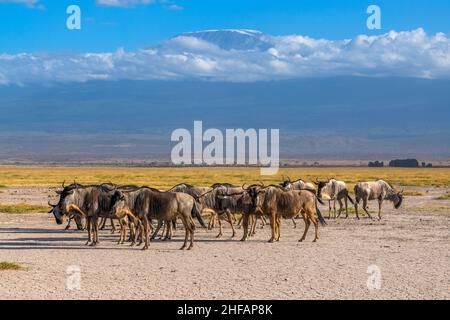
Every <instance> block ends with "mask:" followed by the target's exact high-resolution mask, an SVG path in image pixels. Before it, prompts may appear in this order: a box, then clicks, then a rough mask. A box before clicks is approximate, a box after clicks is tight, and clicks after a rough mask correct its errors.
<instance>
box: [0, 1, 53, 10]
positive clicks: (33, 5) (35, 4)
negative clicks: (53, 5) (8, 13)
mask: <svg viewBox="0 0 450 320" xmlns="http://www.w3.org/2000/svg"><path fill="white" fill-rule="evenodd" d="M1 3H16V4H23V5H26V6H27V7H29V8H33V9H44V8H45V7H44V6H43V5H42V4H40V3H39V0H0V4H1Z"/></svg>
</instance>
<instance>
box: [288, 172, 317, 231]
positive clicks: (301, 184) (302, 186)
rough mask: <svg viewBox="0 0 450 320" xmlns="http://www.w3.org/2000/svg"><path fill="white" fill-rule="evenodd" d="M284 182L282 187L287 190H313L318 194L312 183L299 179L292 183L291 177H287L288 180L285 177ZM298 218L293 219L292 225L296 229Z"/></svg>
mask: <svg viewBox="0 0 450 320" xmlns="http://www.w3.org/2000/svg"><path fill="white" fill-rule="evenodd" d="M283 180H284V181H283V182H282V183H280V186H281V187H282V188H283V189H284V190H286V191H289V190H311V191H313V192H314V193H315V192H316V187H315V186H314V184H313V183H311V182H305V181H303V180H302V179H298V180H295V181H291V178H290V177H287V179H286V178H285V177H284V176H283ZM319 201H320V199H319ZM296 218H298V217H294V218H292V223H293V224H294V229H295V228H297V223H296V222H295V219H296Z"/></svg>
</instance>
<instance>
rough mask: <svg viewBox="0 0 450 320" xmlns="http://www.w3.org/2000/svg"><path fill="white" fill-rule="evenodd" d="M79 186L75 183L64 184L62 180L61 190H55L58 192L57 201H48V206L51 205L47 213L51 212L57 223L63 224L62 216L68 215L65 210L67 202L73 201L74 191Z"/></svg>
mask: <svg viewBox="0 0 450 320" xmlns="http://www.w3.org/2000/svg"><path fill="white" fill-rule="evenodd" d="M80 186H81V185H80V184H77V183H73V184H71V185H69V186H65V185H64V182H63V183H62V188H63V189H62V191H56V193H57V194H59V200H58V203H57V204H55V205H54V204H51V203H50V201H49V202H48V204H49V206H51V207H52V209H51V210H50V211H49V213H53V216H54V217H55V221H56V223H57V224H63V223H64V218H65V217H66V216H68V215H69V212H68V210H67V207H68V204H70V203H73V202H74V192H75V190H76V189H78V187H80Z"/></svg>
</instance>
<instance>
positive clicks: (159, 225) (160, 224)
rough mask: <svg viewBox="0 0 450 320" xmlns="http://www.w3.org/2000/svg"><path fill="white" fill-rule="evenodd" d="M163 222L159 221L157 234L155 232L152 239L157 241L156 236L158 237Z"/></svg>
mask: <svg viewBox="0 0 450 320" xmlns="http://www.w3.org/2000/svg"><path fill="white" fill-rule="evenodd" d="M162 224H163V222H162V221H160V220H158V225H157V226H156V230H155V232H153V234H152V237H151V239H152V240H155V238H156V236H157V235H158V232H159V230H160V229H161V226H162ZM163 231H164V230H163Z"/></svg>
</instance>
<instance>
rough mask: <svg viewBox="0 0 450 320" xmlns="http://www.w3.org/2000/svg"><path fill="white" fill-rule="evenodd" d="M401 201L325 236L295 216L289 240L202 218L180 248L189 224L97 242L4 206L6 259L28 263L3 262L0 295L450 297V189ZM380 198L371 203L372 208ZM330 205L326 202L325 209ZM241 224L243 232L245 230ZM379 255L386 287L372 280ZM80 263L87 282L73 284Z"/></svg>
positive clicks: (21, 197)
mask: <svg viewBox="0 0 450 320" xmlns="http://www.w3.org/2000/svg"><path fill="white" fill-rule="evenodd" d="M417 190H419V191H421V192H423V193H424V196H416V197H408V198H407V199H406V200H405V202H404V206H403V207H402V209H401V210H397V211H396V210H394V209H392V206H391V205H390V204H388V205H386V210H385V215H384V220H382V221H381V222H379V221H370V220H368V219H363V220H361V221H356V220H355V219H354V218H351V219H348V220H344V219H342V220H338V221H329V222H328V226H327V227H325V228H321V239H320V241H319V242H318V243H312V242H311V240H312V238H313V233H312V231H310V233H309V235H308V238H307V240H308V241H307V242H305V243H298V242H297V240H298V239H299V238H300V236H301V232H302V231H303V223H302V222H300V221H299V225H298V229H293V226H292V223H291V222H290V221H286V222H284V224H283V228H282V240H281V242H280V243H275V244H268V243H266V241H267V240H268V238H269V228H267V227H266V228H265V229H264V230H258V233H257V235H256V237H255V238H254V239H251V240H249V241H248V242H246V243H241V242H239V241H237V240H235V239H230V238H229V236H230V230H229V229H225V232H224V237H223V238H222V239H219V240H218V239H215V235H216V233H217V230H213V231H205V230H203V229H200V228H198V231H197V233H196V240H197V241H196V247H195V248H194V250H192V251H180V250H178V248H179V247H180V246H181V236H182V231H180V230H179V231H178V232H177V233H176V237H175V239H174V240H173V241H171V242H161V241H155V242H154V243H152V244H151V248H150V250H148V251H145V252H144V251H141V250H139V249H138V248H130V247H128V245H121V246H117V245H116V244H115V241H116V240H117V235H112V234H110V232H109V231H104V232H102V234H101V239H100V240H101V243H100V245H99V247H98V248H91V247H85V246H84V242H85V238H86V234H84V233H81V232H78V231H74V230H70V231H64V230H62V229H63V228H62V227H61V226H57V225H56V224H55V222H54V219H53V217H52V216H51V215H49V214H0V262H1V261H9V262H16V263H19V264H21V265H22V266H24V267H25V269H24V270H22V271H0V299H73V298H83V299H99V298H102V299H139V298H142V299H310V298H312V299H354V298H356V299H382V298H386V299H449V298H450V280H449V279H450V212H449V210H448V208H449V206H450V201H448V200H446V201H438V200H435V198H436V197H437V196H439V195H441V194H443V193H445V192H446V191H447V190H445V189H442V188H441V189H439V188H428V189H424V188H420V189H417ZM47 193H48V189H46V188H9V189H2V191H1V192H0V203H21V202H27V203H32V204H44V203H46V201H47ZM375 207H376V204H375V203H372V204H371V208H372V210H374V209H375ZM323 211H325V210H323ZM241 232H242V231H241V230H238V237H240V236H241ZM370 265H376V266H377V267H379V270H380V272H381V288H380V289H375V290H370V289H369V288H368V286H367V281H368V278H369V276H370V275H369V274H368V273H367V271H368V270H367V269H368V267H369V266H370ZM70 266H77V267H79V268H80V270H81V272H80V277H81V290H68V289H67V286H66V284H67V281H68V279H69V282H70V280H72V279H75V278H76V276H74V275H73V273H70V268H69V273H68V267H70Z"/></svg>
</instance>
